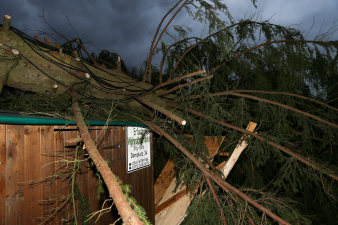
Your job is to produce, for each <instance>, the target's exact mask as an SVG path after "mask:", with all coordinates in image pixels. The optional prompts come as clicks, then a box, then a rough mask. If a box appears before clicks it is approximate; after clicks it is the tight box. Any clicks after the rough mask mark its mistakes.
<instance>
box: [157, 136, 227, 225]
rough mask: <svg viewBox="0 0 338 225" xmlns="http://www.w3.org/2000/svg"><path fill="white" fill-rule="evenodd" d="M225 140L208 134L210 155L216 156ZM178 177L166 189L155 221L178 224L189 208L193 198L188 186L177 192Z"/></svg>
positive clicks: (206, 140) (167, 224) (205, 140)
mask: <svg viewBox="0 0 338 225" xmlns="http://www.w3.org/2000/svg"><path fill="white" fill-rule="evenodd" d="M223 141H224V136H222V137H221V138H220V139H218V137H211V136H206V137H205V139H204V144H205V145H206V147H207V148H208V150H209V154H210V157H214V156H215V155H216V154H217V152H218V150H219V148H220V146H221V144H222V143H223ZM175 187H176V179H173V180H172V182H171V184H170V185H169V187H168V188H167V190H166V191H165V193H164V195H163V198H162V200H161V201H160V202H159V204H158V205H157V207H156V208H155V223H156V224H166V225H176V224H179V223H180V222H181V221H182V220H183V218H184V216H185V212H186V210H187V209H188V207H189V205H190V202H191V199H190V197H189V195H188V193H187V192H186V187H185V186H184V185H182V186H181V187H179V188H178V189H177V190H176V191H175V192H174V189H175Z"/></svg>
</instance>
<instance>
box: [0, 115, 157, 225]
mask: <svg viewBox="0 0 338 225" xmlns="http://www.w3.org/2000/svg"><path fill="white" fill-rule="evenodd" d="M88 123H89V127H90V129H89V130H90V133H91V135H92V138H93V140H95V141H96V143H97V146H98V149H99V151H100V152H101V154H102V156H103V157H104V158H105V159H106V160H107V162H108V164H109V166H110V167H111V169H112V171H113V172H114V174H116V175H117V176H118V177H119V178H120V179H121V180H122V181H123V183H125V184H129V185H131V190H132V192H131V193H132V194H131V195H132V196H134V197H135V198H136V200H137V202H138V204H140V205H141V206H143V208H144V209H145V210H146V212H147V216H148V218H149V219H150V221H152V222H153V223H154V191H153V158H152V151H151V148H152V145H151V144H149V145H150V147H149V149H142V150H144V155H146V154H149V156H146V157H143V158H142V157H139V155H140V154H138V155H137V154H135V153H134V155H131V154H133V152H132V150H130V149H129V146H128V144H129V145H130V144H135V139H132V138H131V139H130V138H129V141H128V138H127V135H128V130H129V131H130V129H134V131H135V130H140V129H142V125H141V124H137V123H126V122H111V123H109V124H108V126H104V125H105V122H103V121H90V122H88ZM131 132H132V130H131ZM136 133H137V132H136ZM134 134H135V132H134ZM78 135H79V134H78V130H77V127H76V125H75V123H74V122H72V121H67V120H61V119H53V118H49V117H44V116H29V115H23V114H18V113H8V112H6V113H4V112H2V113H0V224H6V225H12V224H20V225H31V224H32V225H33V224H34V225H35V224H39V223H41V222H42V221H43V220H45V219H46V218H48V216H49V215H51V214H53V213H56V212H57V213H56V215H55V216H54V217H53V218H51V219H50V220H49V221H48V222H47V224H58V225H59V224H73V223H72V220H73V219H74V218H73V212H74V208H73V207H72V205H70V204H66V203H65V205H62V204H63V202H64V200H65V199H67V198H68V197H69V193H70V191H71V190H72V188H73V191H74V190H75V189H76V190H75V191H77V190H80V193H81V196H82V197H81V198H79V196H75V201H74V202H75V204H76V206H77V207H76V210H77V211H78V212H77V215H78V216H81V215H85V214H86V213H87V214H88V212H95V211H98V210H100V209H101V207H102V205H103V203H104V201H105V200H106V199H105V197H104V195H101V196H100V195H98V189H99V190H100V187H102V186H100V185H99V184H98V183H100V179H97V178H98V176H97V174H96V173H95V171H94V170H93V169H92V168H91V166H90V164H89V163H88V160H84V161H82V162H81V163H80V166H79V168H78V169H79V170H78V173H77V178H76V185H74V184H72V182H71V179H70V178H69V177H67V176H64V177H62V176H58V174H60V173H62V171H67V170H68V171H71V170H72V169H74V168H72V167H73V165H74V163H71V162H70V161H71V160H73V158H74V151H75V144H72V141H71V140H74V138H76V137H78ZM129 135H130V132H129ZM133 140H134V141H133ZM150 140H151V138H150ZM138 144H139V143H138ZM142 144H143V143H142ZM138 146H140V145H138ZM141 148H144V147H141ZM146 148H147V147H146ZM136 150H139V149H136ZM82 152H85V151H82ZM86 157H88V156H86V155H85V154H84V153H83V154H80V155H79V160H83V159H85V158H86ZM135 157H139V158H141V160H139V162H135ZM67 160H68V161H69V162H67ZM133 160H134V161H133ZM127 163H129V165H127ZM77 187H78V189H77ZM77 195H78V194H77ZM86 203H87V204H86ZM111 203H112V202H109V201H108V202H107V201H106V202H105V206H109V205H110V204H111ZM86 207H87V208H86ZM78 219H79V220H80V219H81V218H78ZM116 219H118V215H117V213H116V211H115V212H114V210H112V212H109V213H105V214H104V215H102V216H101V217H100V218H99V220H98V222H97V224H112V223H114V221H115V220H116Z"/></svg>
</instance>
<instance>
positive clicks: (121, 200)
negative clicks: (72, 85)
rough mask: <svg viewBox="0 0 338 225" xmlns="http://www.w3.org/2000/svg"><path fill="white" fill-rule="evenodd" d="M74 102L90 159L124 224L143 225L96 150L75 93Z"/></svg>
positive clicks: (76, 118)
mask: <svg viewBox="0 0 338 225" xmlns="http://www.w3.org/2000/svg"><path fill="white" fill-rule="evenodd" d="M72 101H73V104H72V107H73V111H74V115H75V121H76V124H77V126H78V128H79V130H80V135H81V138H82V140H83V142H84V143H85V145H86V148H87V151H88V154H89V156H90V158H91V159H92V160H93V162H94V164H95V165H96V168H97V170H98V171H99V172H100V174H101V175H102V178H103V180H104V182H105V184H106V185H107V188H108V191H109V195H110V197H111V198H112V199H113V200H114V203H115V205H116V208H117V210H118V211H119V214H120V215H121V218H122V220H123V222H124V224H128V225H141V224H143V223H142V222H141V221H140V220H139V219H138V217H137V215H136V214H135V212H134V211H133V210H132V208H131V207H130V205H129V203H128V201H127V200H126V198H125V197H124V195H123V192H122V190H121V188H120V186H119V184H118V183H117V181H116V178H115V175H114V174H113V172H112V171H111V170H110V168H109V166H108V164H107V162H106V161H105V160H104V158H103V157H102V156H101V154H100V153H99V151H98V150H97V148H96V145H95V144H94V141H93V139H92V138H91V137H90V134H89V131H88V128H87V126H86V124H85V123H84V121H83V117H82V113H81V110H80V107H79V104H78V102H77V97H76V94H75V93H74V92H73V93H72Z"/></svg>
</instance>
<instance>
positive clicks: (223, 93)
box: [192, 91, 338, 128]
mask: <svg viewBox="0 0 338 225" xmlns="http://www.w3.org/2000/svg"><path fill="white" fill-rule="evenodd" d="M220 95H233V96H238V97H242V98H248V99H253V100H256V101H259V102H265V103H268V104H271V105H277V106H279V107H281V108H284V109H288V110H290V111H294V112H297V113H299V114H302V115H304V116H307V117H309V118H312V119H314V120H317V121H319V122H321V123H325V124H327V125H329V126H331V127H334V128H338V125H337V124H335V123H331V122H329V121H327V120H324V119H322V118H320V117H318V116H315V115H313V114H311V113H308V112H305V111H302V110H300V109H297V108H294V107H292V106H289V105H285V104H282V103H279V102H276V101H272V100H268V99H265V98H260V97H256V96H252V95H247V94H240V93H236V92H234V91H225V92H217V93H213V94H210V95H208V96H210V97H212V96H220ZM192 98H195V97H194V96H193V97H192Z"/></svg>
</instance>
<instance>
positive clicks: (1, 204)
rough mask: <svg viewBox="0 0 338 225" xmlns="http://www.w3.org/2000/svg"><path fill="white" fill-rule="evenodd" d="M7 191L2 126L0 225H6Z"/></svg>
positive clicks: (2, 129)
mask: <svg viewBox="0 0 338 225" xmlns="http://www.w3.org/2000/svg"><path fill="white" fill-rule="evenodd" d="M5 191H6V125H4V124H0V224H6V223H5V208H6V195H5Z"/></svg>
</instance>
